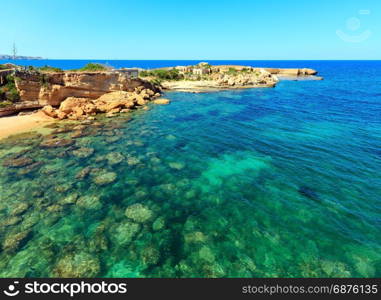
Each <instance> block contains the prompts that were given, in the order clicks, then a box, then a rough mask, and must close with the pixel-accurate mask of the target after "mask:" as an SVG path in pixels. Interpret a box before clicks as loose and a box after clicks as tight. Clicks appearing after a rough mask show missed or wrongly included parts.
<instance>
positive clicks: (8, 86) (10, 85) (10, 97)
mask: <svg viewBox="0 0 381 300" xmlns="http://www.w3.org/2000/svg"><path fill="white" fill-rule="evenodd" d="M5 82H6V83H5V84H4V85H3V86H1V87H0V99H2V100H6V101H11V102H16V101H18V100H19V99H20V95H19V93H18V91H17V88H16V84H15V77H14V76H13V75H8V76H6V77H5Z"/></svg>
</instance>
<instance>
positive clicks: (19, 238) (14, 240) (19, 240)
mask: <svg viewBox="0 0 381 300" xmlns="http://www.w3.org/2000/svg"><path fill="white" fill-rule="evenodd" d="M30 233H31V231H30V230H25V231H21V232H18V233H16V234H14V233H13V232H11V233H10V234H8V235H7V236H6V237H5V239H4V242H3V250H4V251H6V252H10V251H15V250H17V249H19V248H20V247H21V246H22V244H23V242H24V241H25V240H26V239H27V237H28V235H29V234H30Z"/></svg>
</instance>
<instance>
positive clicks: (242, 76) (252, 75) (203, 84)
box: [162, 69, 278, 92]
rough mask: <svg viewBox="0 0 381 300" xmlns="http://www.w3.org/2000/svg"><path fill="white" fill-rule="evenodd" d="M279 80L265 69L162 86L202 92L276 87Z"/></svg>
mask: <svg viewBox="0 0 381 300" xmlns="http://www.w3.org/2000/svg"><path fill="white" fill-rule="evenodd" d="M277 82H278V78H277V77H276V76H275V75H273V74H271V73H270V72H267V71H265V70H263V69H259V70H258V71H253V70H250V72H237V73H232V74H229V73H223V72H222V73H220V72H216V73H212V74H211V75H209V76H208V78H207V79H205V80H180V81H166V82H163V83H162V86H163V87H164V88H167V89H171V90H180V91H185V92H189V91H190V92H202V91H208V90H216V89H217V90H218V89H232V88H233V89H237V88H256V87H274V86H275V85H276V83H277Z"/></svg>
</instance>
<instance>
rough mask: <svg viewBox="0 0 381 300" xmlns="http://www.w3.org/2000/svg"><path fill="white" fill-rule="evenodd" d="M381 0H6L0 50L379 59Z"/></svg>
mask: <svg viewBox="0 0 381 300" xmlns="http://www.w3.org/2000/svg"><path fill="white" fill-rule="evenodd" d="M380 33H381V1H379V0H361V1H360V0H345V1H344V0H343V1H340V0H337V1H334V0H319V1H310V0H287V1H286V0H230V1H225V0H209V1H208V0H203V1H202V0H190V1H187V0H184V1H183V0H177V1H172V0H156V1H154V0H139V1H138V0H92V1H90V0H60V1H58V0H12V1H9V0H0V54H10V53H11V49H12V44H13V42H15V43H16V45H17V48H18V54H19V55H29V56H42V57H45V58H52V59H53V58H57V59H58V58H67V59H175V60H177V59H205V60H207V59H209V60H212V59H253V60H256V59H264V60H269V59H381V36H380Z"/></svg>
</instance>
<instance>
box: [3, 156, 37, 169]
mask: <svg viewBox="0 0 381 300" xmlns="http://www.w3.org/2000/svg"><path fill="white" fill-rule="evenodd" d="M33 163H34V161H33V159H31V158H29V157H20V158H13V159H8V160H5V161H4V162H3V166H4V167H8V168H22V167H25V166H28V165H31V164H33Z"/></svg>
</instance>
